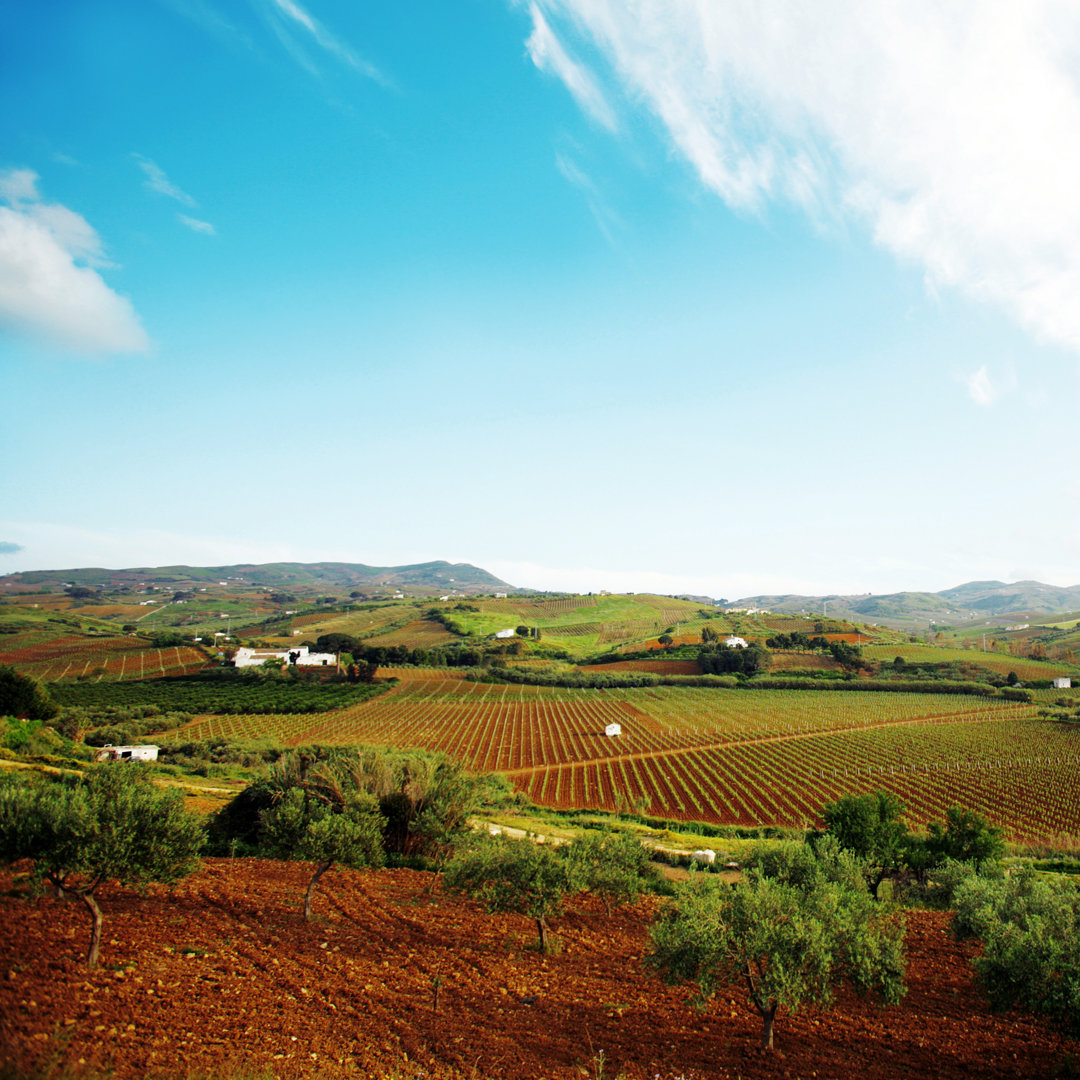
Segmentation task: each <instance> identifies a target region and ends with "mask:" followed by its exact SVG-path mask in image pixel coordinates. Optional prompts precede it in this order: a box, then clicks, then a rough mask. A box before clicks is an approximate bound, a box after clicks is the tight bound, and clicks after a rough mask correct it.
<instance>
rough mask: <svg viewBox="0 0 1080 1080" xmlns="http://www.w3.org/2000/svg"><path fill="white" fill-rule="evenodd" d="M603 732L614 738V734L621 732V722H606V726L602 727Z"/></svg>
mask: <svg viewBox="0 0 1080 1080" xmlns="http://www.w3.org/2000/svg"><path fill="white" fill-rule="evenodd" d="M604 734H605V735H606V736H607V737H608V738H609V739H614V738H615V736H616V735H621V734H622V724H608V726H607V727H606V728H604Z"/></svg>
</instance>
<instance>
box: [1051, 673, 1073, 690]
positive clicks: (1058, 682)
mask: <svg viewBox="0 0 1080 1080" xmlns="http://www.w3.org/2000/svg"><path fill="white" fill-rule="evenodd" d="M1071 688H1072V679H1070V678H1069V677H1068V676H1067V675H1065V676H1061V677H1059V678H1057V679H1055V680H1054V689H1055V690H1069V689H1071Z"/></svg>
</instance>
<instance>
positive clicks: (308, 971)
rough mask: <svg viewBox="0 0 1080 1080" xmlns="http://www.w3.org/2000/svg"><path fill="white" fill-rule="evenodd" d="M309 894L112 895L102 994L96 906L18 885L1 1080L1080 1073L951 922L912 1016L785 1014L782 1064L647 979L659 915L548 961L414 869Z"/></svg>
mask: <svg viewBox="0 0 1080 1080" xmlns="http://www.w3.org/2000/svg"><path fill="white" fill-rule="evenodd" d="M309 874H310V870H309V869H308V868H307V867H306V866H305V865H304V864H298V863H275V862H269V861H263V860H252V859H238V860H235V861H230V860H227V859H208V860H206V862H205V864H204V868H203V869H202V871H200V872H199V873H198V874H196V875H194V876H192V877H191V878H188V879H187V880H185V881H183V882H181V883H180V884H179V885H176V886H174V887H172V888H168V889H167V888H164V887H153V886H152V887H150V888H149V889H148V890H147V892H146V894H145V895H142V896H140V895H139V894H138V893H137V892H135V891H132V890H125V889H120V888H118V887H116V886H110V887H106V888H105V889H104V890H103V892H102V897H101V906H102V909H103V911H104V913H105V932H104V940H103V945H102V966H101V967H100V968H99V969H98V970H96V971H88V970H87V969H86V967H85V965H84V964H83V963H82V955H83V952H84V950H85V946H86V939H87V936H88V934H87V929H88V927H87V919H86V917H85V911H84V909H83V908H82V907H81V905H79V904H77V903H75V902H73V901H66V902H65V901H58V900H55V899H53V898H51V897H43V898H41V899H39V900H36V901H29V900H26V899H24V898H23V897H22V895H21V890H20V889H19V888H18V887H16V888H15V889H14V892H13V889H12V885H13V883H12V876H11V875H10V874H7V875H5V876H4V877H3V879H2V880H0V888H2V889H3V890H4V891H3V898H2V899H0V905H2V907H0V910H2V912H3V918H2V919H0V955H2V956H3V957H4V969H5V970H4V978H3V979H0V1055H2V1057H3V1060H4V1062H5V1063H6V1064H7V1066H8V1068H9V1069H10V1070H11V1071H10V1072H9V1073H7V1074H6V1075H10V1076H13V1077H14V1076H19V1077H60V1076H63V1077H65V1078H71V1080H81V1078H85V1080H91V1078H94V1080H100V1078H101V1077H104V1076H108V1077H110V1078H112V1080H143V1078H149V1080H166V1078H168V1080H178V1078H196V1077H198V1078H210V1077H213V1078H215V1080H216V1078H223V1080H238V1078H240V1077H255V1076H258V1077H268V1078H269V1077H274V1078H288V1080H308V1078H312V1080H314V1078H320V1080H321V1078H328V1080H340V1078H345V1077H349V1078H355V1080H359V1078H367V1080H371V1078H378V1080H416V1078H419V1077H423V1078H425V1080H536V1078H540V1077H545V1078H548V1080H583V1078H586V1077H588V1078H596V1077H599V1076H600V1075H601V1072H602V1074H603V1076H605V1077H616V1076H623V1077H625V1078H626V1080H655V1078H657V1077H659V1078H660V1080H678V1078H682V1080H706V1078H708V1080H736V1078H750V1077H753V1078H755V1080H774V1078H775V1080H781V1078H791V1080H795V1078H810V1077H817V1078H820V1080H853V1078H858V1080H909V1078H911V1077H920V1078H934V1080H971V1078H973V1077H979V1078H985V1080H1005V1078H1010V1080H1033V1078H1042V1077H1050V1076H1055V1075H1061V1076H1065V1075H1069V1072H1068V1069H1069V1062H1070V1061H1076V1060H1077V1058H1078V1057H1080V1043H1078V1042H1077V1041H1075V1040H1072V1039H1067V1038H1063V1037H1061V1036H1060V1035H1058V1034H1057V1033H1056V1032H1054V1031H1052V1030H1051V1029H1049V1028H1048V1027H1047V1026H1046V1024H1045V1023H1044V1022H1042V1021H1039V1020H1037V1019H1034V1018H1032V1017H1030V1016H1027V1015H1022V1014H1016V1013H1009V1014H1005V1015H1000V1014H995V1013H992V1012H990V1010H989V1009H988V1007H987V1004H986V1001H985V1000H984V998H983V996H982V994H981V993H980V991H979V989H978V987H977V986H976V985H975V984H974V981H973V977H972V972H971V967H970V958H971V956H972V954H973V951H974V949H973V947H972V946H970V945H963V944H957V943H955V942H954V941H952V939H951V938H950V937H949V934H948V932H947V916H946V915H945V914H944V913H940V912H927V911H913V912H909V913H908V915H907V921H908V932H907V942H908V957H909V960H908V993H907V996H906V997H905V998H904V1000H903V1001H902V1003H901V1004H900V1005H896V1006H892V1007H888V1008H884V1007H879V1006H877V1005H875V1004H873V1003H872V1002H870V1001H867V1000H865V999H861V998H860V997H858V996H856V995H854V994H852V993H847V992H843V993H841V994H840V996H839V999H838V1002H837V1005H836V1008H835V1009H834V1010H833V1011H831V1012H823V1011H820V1010H817V1009H807V1010H806V1011H805V1012H802V1013H800V1014H798V1015H796V1016H794V1017H791V1016H788V1015H785V1014H781V1015H780V1016H779V1017H778V1019H777V1023H776V1047H777V1048H776V1050H775V1051H774V1052H773V1053H772V1054H771V1055H770V1054H766V1053H765V1052H763V1051H761V1050H759V1049H758V1048H757V1039H758V1036H759V1032H760V1021H758V1019H757V1018H756V1016H755V1015H754V1014H753V1013H752V1012H751V1010H750V1008H749V1007H748V1005H747V1002H746V992H745V989H744V988H743V987H742V986H741V985H739V984H735V985H732V986H730V987H727V988H723V989H721V991H720V992H719V993H718V994H717V995H716V997H715V999H714V1000H713V1002H712V1003H711V1004H710V1005H709V1006H708V1007H707V1008H706V1009H705V1011H703V1012H701V1011H698V1010H697V1009H696V1008H695V1007H694V1004H693V1002H692V1000H691V994H690V992H689V990H688V989H687V988H683V987H668V986H665V985H664V984H663V983H662V982H661V981H660V980H659V979H658V978H657V977H656V976H655V975H653V974H651V973H649V971H648V970H647V968H646V965H645V964H644V962H643V959H644V957H645V955H646V953H647V952H648V948H649V941H648V927H649V925H650V923H651V922H652V920H653V919H654V918H655V916H656V913H657V910H658V906H659V903H658V901H657V900H656V899H655V898H652V897H649V898H646V899H645V900H643V901H642V902H640V903H639V904H638V905H637V906H635V907H633V908H624V909H620V910H617V911H616V912H615V913H614V914H613V915H611V916H608V915H607V914H606V913H605V912H604V909H603V907H602V905H600V904H599V902H598V901H596V900H594V899H590V898H588V897H579V898H577V899H574V900H572V901H571V902H570V903H569V904H568V905H567V910H566V912H565V914H564V915H563V916H562V917H560V918H558V919H556V920H555V921H554V926H555V929H556V930H557V932H558V934H559V937H560V939H561V943H562V951H561V952H560V953H559V954H558V955H543V954H541V953H539V952H537V951H536V950H535V948H534V947H533V942H534V941H535V931H534V929H533V925H532V923H531V922H530V921H529V920H528V919H526V918H524V917H521V916H489V915H486V914H484V913H483V912H482V911H481V910H480V909H479V908H478V907H477V906H476V905H475V904H473V903H471V902H469V901H466V900H462V899H458V898H455V897H450V896H446V895H444V894H443V893H442V892H441V890H440V889H439V888H438V887H437V882H436V880H435V879H434V878H433V877H432V876H431V875H428V874H421V873H417V872H413V871H408V870H393V871H386V870H384V871H366V872H357V871H341V870H332V871H330V873H328V874H327V875H326V876H325V877H324V878H323V881H322V883H321V884H320V887H319V893H318V895H317V897H316V903H315V914H316V918H315V920H314V921H312V922H310V923H305V922H304V921H303V919H302V918H301V917H300V915H299V901H300V895H301V892H302V889H303V886H304V885H305V883H306V880H307V876H308V875H309ZM437 984H438V985H439V988H440V993H439V1001H438V1009H437V1010H436V1008H435V1001H434V997H433V989H434V988H435V986H436V985H437ZM601 1052H602V1053H603V1058H602V1059H601V1058H600V1053H601ZM601 1062H602V1064H601Z"/></svg>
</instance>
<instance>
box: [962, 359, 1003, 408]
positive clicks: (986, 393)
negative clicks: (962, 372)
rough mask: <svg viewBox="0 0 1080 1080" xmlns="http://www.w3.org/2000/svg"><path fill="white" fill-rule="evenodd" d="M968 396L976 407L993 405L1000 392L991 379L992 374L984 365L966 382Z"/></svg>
mask: <svg viewBox="0 0 1080 1080" xmlns="http://www.w3.org/2000/svg"><path fill="white" fill-rule="evenodd" d="M964 383H965V385H966V386H967V391H968V394H969V395H970V397H971V400H972V401H974V402H975V404H976V405H993V404H994V402H995V401H997V399H998V394H999V393H1000V391H999V390H998V388H997V387H996V386H995V385H994V382H993V380H992V379H991V378H990V372H989V371H987V370H986V365H985V364H983V366H982V367H981V368H979V370H978V371H975V372H972V373H971V374H970V375H969V376H968V377H967V378H966V379H965V380H964Z"/></svg>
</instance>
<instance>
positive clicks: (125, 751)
mask: <svg viewBox="0 0 1080 1080" xmlns="http://www.w3.org/2000/svg"><path fill="white" fill-rule="evenodd" d="M160 749H161V747H160V746H113V745H112V744H111V743H110V744H108V745H106V746H103V747H102V748H101V749H100V750H99V751H98V752H97V753H96V754H95V755H94V760H95V761H157V756H158V751H159V750H160Z"/></svg>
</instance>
